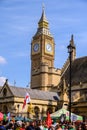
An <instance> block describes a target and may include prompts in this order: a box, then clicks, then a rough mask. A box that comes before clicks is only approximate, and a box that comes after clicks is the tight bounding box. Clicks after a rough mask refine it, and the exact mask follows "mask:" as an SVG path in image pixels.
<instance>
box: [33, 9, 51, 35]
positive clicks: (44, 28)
mask: <svg viewBox="0 0 87 130" xmlns="http://www.w3.org/2000/svg"><path fill="white" fill-rule="evenodd" d="M41 34H44V35H48V36H50V37H52V35H51V33H50V31H49V23H48V20H47V18H46V15H45V9H44V7H43V8H42V15H41V18H40V20H39V22H38V29H37V32H36V34H35V35H34V37H35V36H38V35H41Z"/></svg>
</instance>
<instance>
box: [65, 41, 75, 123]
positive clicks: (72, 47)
mask: <svg viewBox="0 0 87 130" xmlns="http://www.w3.org/2000/svg"><path fill="white" fill-rule="evenodd" d="M67 48H68V53H69V62H70V69H69V122H71V86H72V77H71V75H72V52H73V49H75V47H74V46H73V45H72V44H71V43H70V44H69V45H68V46H67Z"/></svg>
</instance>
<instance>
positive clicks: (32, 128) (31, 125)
mask: <svg viewBox="0 0 87 130" xmlns="http://www.w3.org/2000/svg"><path fill="white" fill-rule="evenodd" d="M26 130H35V124H34V121H31V122H30V124H29V126H27V127H26Z"/></svg>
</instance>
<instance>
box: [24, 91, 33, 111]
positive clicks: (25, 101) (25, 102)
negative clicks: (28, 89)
mask: <svg viewBox="0 0 87 130" xmlns="http://www.w3.org/2000/svg"><path fill="white" fill-rule="evenodd" d="M30 101H31V99H30V95H29V93H26V95H25V98H24V103H23V107H22V109H24V108H25V106H26V104H27V103H29V102H30Z"/></svg>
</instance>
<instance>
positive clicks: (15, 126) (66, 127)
mask: <svg viewBox="0 0 87 130" xmlns="http://www.w3.org/2000/svg"><path fill="white" fill-rule="evenodd" d="M0 130H87V122H79V123H78V122H72V123H69V122H60V121H59V120H58V121H55V122H54V121H52V124H51V125H50V126H48V125H47V124H46V121H45V120H43V121H41V120H32V121H27V122H24V121H12V120H11V121H4V120H2V121H0Z"/></svg>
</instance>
